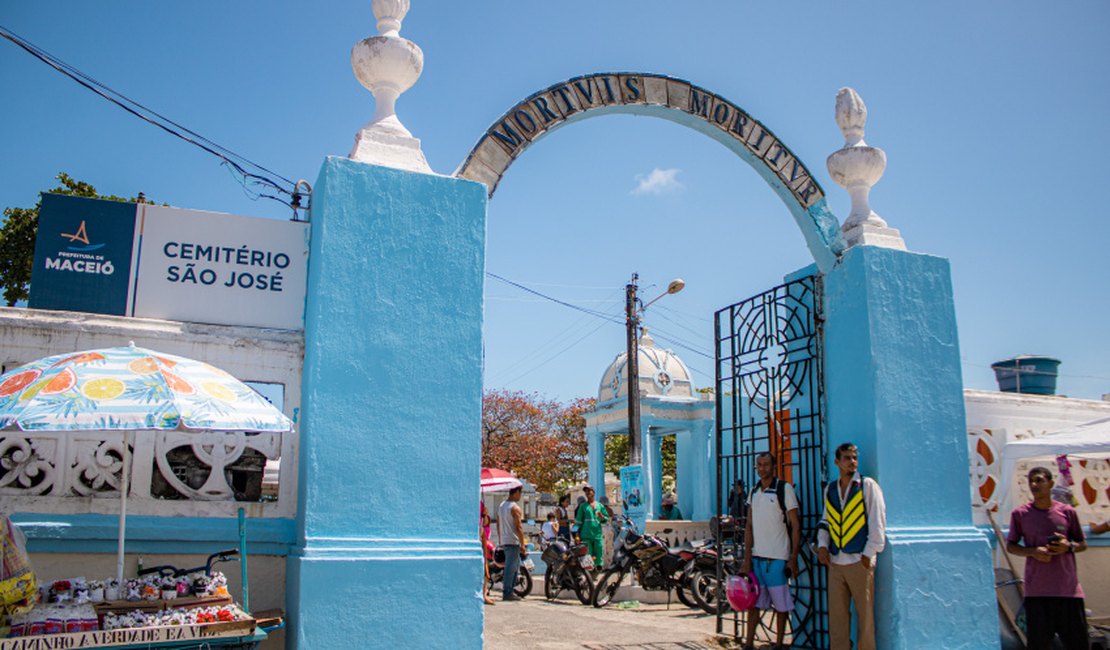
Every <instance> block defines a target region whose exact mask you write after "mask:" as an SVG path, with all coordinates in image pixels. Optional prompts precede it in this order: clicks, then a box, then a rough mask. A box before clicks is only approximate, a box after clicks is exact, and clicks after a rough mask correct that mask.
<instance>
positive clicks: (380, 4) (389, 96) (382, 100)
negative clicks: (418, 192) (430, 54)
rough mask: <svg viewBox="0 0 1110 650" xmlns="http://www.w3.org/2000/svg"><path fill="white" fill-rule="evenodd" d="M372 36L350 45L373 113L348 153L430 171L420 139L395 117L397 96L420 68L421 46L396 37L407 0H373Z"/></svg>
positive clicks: (369, 160)
mask: <svg viewBox="0 0 1110 650" xmlns="http://www.w3.org/2000/svg"><path fill="white" fill-rule="evenodd" d="M373 10H374V17H375V18H376V19H377V27H378V31H379V32H380V33H379V35H378V36H371V37H370V38H367V39H363V40H362V41H359V42H358V43H356V44H355V46H354V47H353V48H351V68H352V69H353V70H354V73H355V77H356V78H357V79H358V81H359V83H361V84H362V85H363V86H365V87H366V89H367V90H369V91H370V92H371V93H373V94H374V103H375V112H374V117H373V118H371V119H370V121H369V122H367V123H366V126H364V127H362V129H361V130H360V131H359V132H358V134H357V135H355V146H354V148H353V149H351V154H350V156H349V157H350V158H351V159H352V160H358V161H360V162H366V163H371V164H375V165H384V166H386V167H396V168H398V169H408V170H410V171H418V172H431V171H432V170H431V168H429V167H428V161H427V160H426V159H425V158H424V152H423V151H421V150H420V140H418V139H416V138H414V137H413V136H412V133H410V132H409V130H408V129H406V128H405V125H404V124H402V123H401V120H400V119H399V118H398V117H397V98H398V97H400V96H401V93H403V92H405V91H406V90H408V89H409V88H412V86H413V84H415V83H416V80H417V79H419V78H420V73H421V72H423V70H424V52H422V51H421V50H420V48H419V47H417V46H416V43H413V42H412V41H410V40H408V39H407V38H402V37H401V21H403V20H404V18H405V14H407V13H408V10H409V0H373Z"/></svg>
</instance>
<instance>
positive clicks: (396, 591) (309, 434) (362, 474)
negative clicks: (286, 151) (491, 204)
mask: <svg viewBox="0 0 1110 650" xmlns="http://www.w3.org/2000/svg"><path fill="white" fill-rule="evenodd" d="M485 205H486V190H485V187H484V186H483V185H481V184H479V183H473V182H470V181H462V180H459V179H455V178H450V177H444V176H434V175H431V174H417V173H412V172H406V171H401V170H397V169H390V168H386V167H377V166H373V165H366V164H362V163H357V162H353V161H350V160H347V159H344V158H329V159H328V160H327V161H326V162H325V163H324V166H323V168H322V169H321V171H320V177H319V179H318V180H317V182H316V185H315V190H314V193H313V198H312V232H311V236H312V242H311V254H310V259H309V269H308V294H307V301H306V305H305V362H304V373H303V391H302V404H303V411H302V419H301V430H300V434H301V447H300V466H299V472H300V473H299V489H298V496H299V503H298V505H299V507H298V513H297V529H298V530H297V534H298V537H297V548H296V549H295V550H294V551H293V552H292V553H291V556H292V557H290V559H289V565H288V566H289V590H288V592H287V608H288V610H289V614H290V616H289V623H290V629H291V630H292V633H291V634H290V636H289V639H290V645H292V646H294V647H297V648H364V647H381V648H439V647H442V648H462V649H471V648H479V647H481V643H482V618H483V615H482V609H481V600H480V599H478V596H477V594H478V593H479V590H480V585H481V581H482V560H481V550H480V547H479V543H478V502H479V487H478V479H479V470H480V468H481V437H480V435H479V431H480V429H481V426H480V425H481V404H482V376H481V367H482V287H483V275H482V272H483V270H484V268H483V266H484V257H483V255H484V247H485Z"/></svg>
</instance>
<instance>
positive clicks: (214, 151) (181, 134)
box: [0, 25, 295, 207]
mask: <svg viewBox="0 0 1110 650" xmlns="http://www.w3.org/2000/svg"><path fill="white" fill-rule="evenodd" d="M0 36H3V37H4V38H6V39H7V40H9V41H11V42H12V43H14V44H15V45H17V46H19V47H20V48H22V49H23V50H24V51H26V52H27V53H29V54H30V55H31V56H34V57H35V58H36V59H38V60H40V61H42V62H43V63H45V64H47V65H49V66H50V67H52V68H54V69H55V70H57V71H58V72H60V73H62V74H63V75H65V76H66V77H69V78H70V79H71V80H73V81H75V82H77V83H78V84H80V85H81V86H83V87H85V88H86V89H88V90H91V91H92V92H94V93H96V94H97V95H99V96H100V97H101V98H103V99H106V100H107V101H109V102H111V103H113V104H115V105H116V106H118V107H120V108H122V109H123V110H125V111H127V112H128V113H130V114H131V115H133V116H135V117H138V118H139V119H141V120H143V121H145V122H147V123H149V124H152V125H154V126H156V127H158V128H160V129H162V130H163V131H165V132H166V133H169V134H170V135H172V136H174V137H177V138H180V139H181V140H184V141H185V142H188V143H189V144H192V145H194V146H196V147H198V148H200V149H202V150H203V151H205V152H207V153H209V154H211V155H213V156H216V157H217V158H219V159H220V160H221V161H223V162H222V164H223V165H225V166H227V167H228V168H229V170H232V171H233V173H236V172H237V173H238V174H239V176H241V177H242V180H240V181H239V182H240V184H241V185H242V186H243V189H244V191H247V192H248V196H250V192H251V190H249V188H248V187H247V183H252V184H256V185H260V186H268V187H271V188H273V189H274V190H276V191H277V192H280V193H282V194H285V195H288V196H292V195H293V194H294V191H293V190H290V189H286V188H285V187H283V186H282V185H280V184H279V183H278V182H277V181H275V180H274V179H273V178H271V177H270V176H273V177H276V178H278V179H280V180H282V181H285V183H287V184H288V185H289V186H291V187H292V186H295V183H294V182H293V181H292V180H290V179H288V178H286V177H284V176H282V175H281V174H278V173H277V172H275V171H273V170H271V169H269V168H267V167H263V166H262V165H260V164H258V163H256V162H254V161H252V160H250V159H249V158H246V157H245V156H242V155H240V154H238V153H235V152H234V151H231V150H230V149H228V148H226V147H223V146H221V145H219V144H217V143H215V142H213V141H212V140H210V139H208V138H206V137H204V136H203V135H201V134H199V133H197V132H196V131H193V130H191V129H189V128H187V127H185V126H183V125H181V124H179V123H178V122H175V121H174V120H171V119H170V118H168V117H166V116H164V115H162V114H161V113H158V112H157V111H155V110H154V109H151V108H149V107H147V106H144V105H143V104H141V103H139V102H137V101H135V100H133V99H131V98H130V97H128V96H126V95H124V94H123V93H121V92H118V91H116V90H113V89H112V88H110V87H108V86H107V85H105V84H103V83H101V82H99V81H97V80H96V79H94V78H92V77H90V76H89V75H87V74H85V73H84V72H82V71H80V70H78V69H77V68H75V67H73V66H72V65H69V64H68V63H66V62H65V61H62V60H61V59H59V58H58V57H56V56H54V55H52V54H50V53H49V52H47V51H46V50H43V49H42V48H40V47H38V46H36V45H34V44H32V43H31V42H29V41H27V40H26V39H24V38H22V37H21V36H19V35H17V34H15V33H14V32H12V31H11V30H9V29H7V28H6V27H4V26H2V25H0ZM248 168H251V169H254V170H257V171H259V172H262V173H253V172H251V171H248ZM267 174H269V176H267ZM237 180H238V179H237ZM258 197H261V198H267V199H273V200H275V201H278V202H280V203H283V204H286V205H290V207H292V204H291V203H290V202H289V201H286V200H285V199H282V198H279V197H277V196H274V195H272V194H265V193H262V192H255V193H254V196H253V197H252V198H258Z"/></svg>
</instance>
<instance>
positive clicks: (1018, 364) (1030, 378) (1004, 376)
mask: <svg viewBox="0 0 1110 650" xmlns="http://www.w3.org/2000/svg"><path fill="white" fill-rule="evenodd" d="M1059 367H1060V360H1059V359H1053V358H1052V357H1038V356H1033V355H1027V354H1023V355H1021V356H1017V357H1014V358H1012V359H1005V360H1003V361H998V362H996V363H992V364H991V369H992V370H994V378H995V379H997V380H998V390H1000V391H1002V392H1003V393H1030V394H1033V395H1055V394H1056V371H1057V369H1058V368H1059Z"/></svg>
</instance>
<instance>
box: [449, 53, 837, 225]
mask: <svg viewBox="0 0 1110 650" xmlns="http://www.w3.org/2000/svg"><path fill="white" fill-rule="evenodd" d="M637 109H641V110H637ZM650 109H654V111H655V112H658V111H659V110H660V109H664V111H665V112H666V109H669V111H681V112H683V113H686V114H688V115H690V116H692V117H693V118H695V119H696V120H700V121H702V122H704V123H705V124H707V125H711V126H712V127H713V129H714V130H715V131H718V132H719V134H721V135H725V136H727V138H731V139H732V140H734V141H735V142H737V143H739V144H741V145H742V146H743V148H744V149H745V150H746V151H747V152H748V153H750V155H751V159H750V162H752V164H753V165H756V164H762V165H763V166H765V167H766V169H767V170H768V171H769V172H770V173H771V175H773V177H774V179H775V180H777V181H778V182H779V183H781V184H782V186H783V187H784V188H785V189H787V190H788V191H789V193H790V194H791V195H793V198H794V199H795V200H796V201H797V202H798V204H799V206H801V208H802V209H803V210H808V209H809V208H811V207H812V206H813V205H814V204H816V203H817V202H818V201H821V200H822V199H823V198H824V192H823V191H822V190H821V186H820V185H818V183H817V181H816V180H815V179H814V178H813V175H812V174H810V173H809V170H808V169H806V167H805V165H803V164H802V162H801V161H800V160H798V158H797V157H796V156H794V154H793V153H792V152H791V151H790V149H788V148H787V147H786V145H785V144H783V143H782V141H780V140H779V139H778V138H777V137H776V136H775V134H774V133H772V132H771V130H770V129H768V128H767V127H765V126H764V125H763V124H761V123H760V122H759V121H758V120H756V119H755V118H753V117H752V116H751V115H749V114H748V113H747V112H746V111H744V110H743V109H741V108H740V107H739V106H736V105H735V104H733V103H731V102H729V101H728V100H726V99H724V98H722V97H720V96H718V95H716V94H714V93H711V92H709V91H707V90H704V89H702V88H699V87H698V86H695V85H693V84H691V83H689V82H687V81H683V80H681V79H674V78H671V77H666V76H662V75H650V74H631V73H628V74H626V73H616V74H593V75H586V76H582V77H575V78H573V79H569V80H567V81H564V82H562V83H558V84H555V85H553V86H551V87H549V88H547V89H545V90H541V91H540V92H538V93H535V94H533V95H531V96H530V97H528V98H526V99H525V100H524V101H522V102H520V103H519V104H517V105H516V106H513V107H512V108H511V109H509V111H508V112H507V113H505V114H504V115H503V116H502V117H501V118H500V119H499V120H498V121H497V122H496V123H495V124H494V125H493V126H492V127H490V128H489V130H487V131H486V133H485V135H483V136H482V139H481V140H479V141H478V144H477V145H476V146H475V147H474V149H473V150H471V152H470V155H469V156H467V158H466V160H465V161H464V162H463V164H462V166H461V167H460V168H459V170H458V171H457V172H456V173H455V175H456V176H458V177H460V178H466V179H469V180H474V181H479V182H481V183H484V184H485V185H486V187H488V188H489V194H490V196H493V192H494V190H495V189H496V188H497V184H498V182H500V180H501V176H503V175H504V173H505V171H506V170H507V169H508V168H509V165H511V164H512V162H513V160H515V159H516V157H517V156H519V155H520V154H521V152H523V151H524V150H525V149H527V148H528V145H530V144H531V143H532V142H534V141H535V140H537V139H538V138H540V137H541V136H543V135H545V134H546V133H548V132H549V131H551V130H553V129H555V128H557V127H559V126H561V125H563V124H565V123H566V122H568V121H574V120H576V119H579V118H582V117H585V116H586V113H589V112H597V113H603V112H624V113H638V112H645V113H648V112H652V111H651V110H650ZM665 112H664V113H660V116H665ZM717 139H720V137H719V136H718V138H717ZM764 176H767V174H764Z"/></svg>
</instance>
